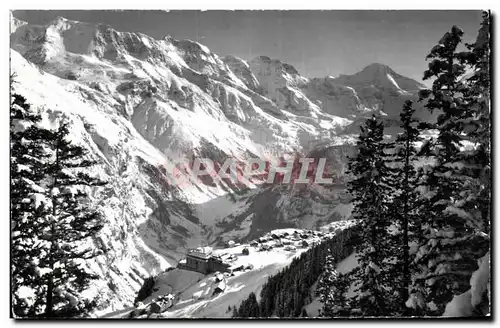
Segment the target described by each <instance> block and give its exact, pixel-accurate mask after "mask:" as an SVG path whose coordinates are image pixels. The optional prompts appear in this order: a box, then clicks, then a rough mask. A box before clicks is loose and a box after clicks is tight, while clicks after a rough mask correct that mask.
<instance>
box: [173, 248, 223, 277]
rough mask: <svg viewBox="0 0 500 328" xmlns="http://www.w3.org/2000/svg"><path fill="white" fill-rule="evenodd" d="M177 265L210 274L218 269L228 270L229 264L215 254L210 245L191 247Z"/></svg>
mask: <svg viewBox="0 0 500 328" xmlns="http://www.w3.org/2000/svg"><path fill="white" fill-rule="evenodd" d="M177 267H178V268H179V269H184V270H191V271H196V272H200V273H203V274H208V273H211V272H216V271H222V272H224V271H227V268H228V267H229V264H227V263H224V262H223V261H222V260H221V259H220V258H218V257H216V256H214V255H213V254H212V249H211V248H210V247H198V248H196V249H189V250H188V252H187V254H186V258H185V259H183V260H181V261H180V262H179V264H178V265H177Z"/></svg>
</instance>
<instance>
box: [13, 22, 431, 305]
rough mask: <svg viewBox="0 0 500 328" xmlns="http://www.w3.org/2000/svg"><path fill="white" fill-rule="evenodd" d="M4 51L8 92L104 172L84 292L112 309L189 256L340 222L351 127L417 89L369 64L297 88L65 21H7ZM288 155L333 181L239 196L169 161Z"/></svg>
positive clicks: (255, 189) (194, 54)
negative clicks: (209, 246)
mask: <svg viewBox="0 0 500 328" xmlns="http://www.w3.org/2000/svg"><path fill="white" fill-rule="evenodd" d="M10 41H11V66H12V71H13V72H15V73H16V74H17V80H18V82H19V83H18V84H17V85H16V89H17V90H16V91H18V92H19V93H21V94H23V95H25V96H26V97H27V98H28V100H29V101H30V102H31V103H33V104H34V105H35V107H37V108H38V109H39V110H40V111H41V112H42V114H43V117H44V121H43V124H45V125H47V126H53V127H55V126H57V124H58V122H59V121H61V120H63V119H64V120H69V121H70V122H71V124H72V132H73V137H74V140H75V141H76V142H78V143H81V144H82V145H84V146H85V147H86V148H88V149H89V150H90V156H92V157H93V158H94V159H97V160H98V161H99V162H100V163H102V164H101V165H99V166H98V167H95V168H94V169H93V170H94V173H95V174H97V175H99V176H100V177H101V178H103V179H105V180H107V181H109V183H108V185H107V186H106V187H105V188H103V190H100V191H97V192H96V194H95V195H94V203H95V204H94V205H95V206H97V207H99V208H101V209H102V210H103V212H104V213H105V214H106V227H105V229H104V230H103V231H102V233H101V234H100V235H99V237H98V238H96V240H94V241H93V242H94V246H95V247H105V246H106V247H108V248H111V250H112V251H111V252H109V253H108V254H107V255H106V256H103V257H100V258H97V259H96V260H95V261H94V262H92V263H90V264H89V269H90V270H93V271H94V272H96V273H98V274H99V275H100V276H101V277H102V279H101V280H99V281H97V282H96V283H95V285H94V286H92V288H91V289H89V291H88V293H89V295H91V294H97V295H99V297H100V299H101V303H102V307H103V309H104V308H106V307H107V308H109V309H110V310H113V309H118V308H121V307H122V306H125V305H128V304H130V303H131V302H132V301H133V298H134V296H135V292H136V291H137V290H138V289H139V287H140V284H141V283H142V279H143V278H144V277H146V276H149V275H151V274H154V273H156V272H159V271H161V270H164V269H165V268H166V267H168V266H170V265H175V264H176V261H177V260H178V259H179V258H180V257H181V256H182V253H183V252H184V251H185V249H186V248H188V247H195V246H199V245H200V244H201V243H217V242H221V241H224V240H227V239H238V240H248V239H250V238H253V237H255V236H258V235H259V234H261V233H263V232H266V231H269V229H273V228H279V227H303V228H314V227H316V226H319V225H322V224H326V223H328V222H331V221H335V220H339V219H343V218H345V217H348V216H349V213H350V205H349V199H348V197H347V195H346V193H345V188H344V172H345V163H346V156H347V154H349V153H350V152H352V147H351V144H352V143H353V142H354V140H355V134H357V133H358V131H357V128H353V127H356V124H358V123H359V122H360V121H361V120H362V119H363V118H364V117H365V116H366V115H369V114H371V113H373V112H381V113H382V114H385V115H386V116H387V117H392V118H397V115H398V110H399V108H400V107H401V106H400V104H402V103H403V101H404V100H405V99H408V98H411V97H415V92H416V91H418V89H419V88H420V87H421V86H420V85H419V84H418V83H417V82H416V81H413V80H411V79H408V78H405V77H403V76H401V75H398V74H397V73H395V72H393V71H392V70H391V69H390V68H388V67H386V66H381V65H378V64H376V65H375V66H374V65H370V66H368V67H367V68H366V69H364V70H363V71H362V72H360V73H358V74H355V75H353V76H341V77H339V78H332V77H325V78H318V79H308V78H305V77H303V76H301V75H300V74H299V72H298V71H297V70H296V69H295V68H294V67H292V66H291V65H288V64H286V63H283V62H281V61H279V60H276V59H271V58H269V57H265V56H260V57H257V58H255V59H253V60H251V61H249V62H246V61H245V60H243V59H240V58H237V57H234V56H226V57H224V58H221V57H219V56H218V55H217V54H215V53H213V52H211V51H210V50H209V49H208V48H207V47H205V46H203V45H201V44H199V43H197V42H194V41H190V40H175V39H173V38H170V37H166V38H164V39H162V40H156V39H154V38H151V37H149V36H147V35H144V34H141V33H128V32H119V31H116V30H114V29H113V28H112V27H110V26H105V25H93V24H87V23H82V22H76V21H70V20H66V19H64V18H58V19H56V20H54V21H52V22H50V23H49V24H47V25H44V26H35V25H31V24H26V23H25V22H21V21H19V20H17V19H15V18H12V20H11V40H10ZM398 106H399V108H398ZM350 127H351V128H350ZM297 152H298V153H301V154H303V155H307V154H310V156H311V157H318V158H319V157H322V156H323V157H326V158H327V161H328V163H331V165H330V166H329V167H328V169H327V174H328V175H332V176H334V178H335V179H334V181H335V183H334V184H333V185H330V186H321V185H314V184H311V185H273V184H265V185H262V184H260V183H258V181H256V182H255V183H254V184H253V185H250V186H249V188H243V187H242V186H241V185H238V184H235V183H231V182H230V181H227V180H224V179H219V178H217V177H206V179H203V180H189V179H188V178H187V177H189V176H190V173H192V172H191V168H190V167H189V165H187V168H186V170H185V172H184V173H183V174H184V176H185V179H183V183H182V184H176V183H173V182H172V181H173V175H172V173H171V170H170V169H171V168H172V165H173V164H174V163H179V162H180V163H192V160H193V159H194V158H196V157H207V158H210V159H212V160H213V161H214V162H216V163H219V164H222V162H223V161H224V160H225V159H226V158H228V157H231V158H235V159H237V160H239V161H241V162H245V161H246V160H247V159H249V158H253V157H260V158H263V159H268V160H269V161H271V162H273V161H277V160H278V158H279V157H280V156H282V155H283V154H293V153H297Z"/></svg>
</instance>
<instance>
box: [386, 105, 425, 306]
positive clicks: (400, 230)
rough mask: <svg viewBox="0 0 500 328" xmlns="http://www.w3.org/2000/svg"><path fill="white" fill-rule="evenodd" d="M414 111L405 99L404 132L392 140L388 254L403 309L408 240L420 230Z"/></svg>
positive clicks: (417, 138)
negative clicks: (392, 228) (391, 223)
mask: <svg viewBox="0 0 500 328" xmlns="http://www.w3.org/2000/svg"><path fill="white" fill-rule="evenodd" d="M414 112H415V110H414V109H413V102H412V101H411V100H408V101H406V102H405V104H404V106H403V110H402V112H401V114H400V118H401V123H400V127H401V128H402V130H403V132H402V133H400V134H398V136H397V137H396V141H395V143H394V158H393V161H394V163H395V164H396V167H395V168H394V169H393V170H392V173H393V175H392V179H393V181H392V182H391V183H392V185H393V187H394V190H395V193H394V198H393V203H392V208H393V213H394V215H395V218H396V221H395V224H396V223H397V229H396V231H397V232H396V233H395V234H394V239H395V243H394V244H393V245H392V248H391V249H392V250H393V251H392V252H391V253H392V254H391V256H393V258H394V260H395V263H396V265H395V266H394V270H395V272H394V276H400V274H401V273H402V275H401V276H400V277H398V278H399V279H395V280H394V283H395V284H398V283H399V281H400V288H399V290H398V292H399V295H400V297H401V298H400V301H399V305H400V306H401V308H402V309H405V306H404V303H405V302H406V301H407V300H408V297H409V288H410V282H411V272H410V266H411V259H410V252H409V249H410V247H409V243H410V241H413V238H414V236H415V234H416V233H417V234H418V233H419V232H418V230H417V231H416V232H415V230H416V229H419V228H418V227H419V222H418V212H417V205H416V204H417V201H418V197H419V193H418V189H417V182H418V181H417V180H418V176H417V171H416V170H415V167H414V166H415V161H416V160H417V153H418V151H417V149H416V146H415V144H416V143H417V142H419V141H421V138H420V130H419V128H418V124H419V121H418V120H416V119H415V118H413V114H414Z"/></svg>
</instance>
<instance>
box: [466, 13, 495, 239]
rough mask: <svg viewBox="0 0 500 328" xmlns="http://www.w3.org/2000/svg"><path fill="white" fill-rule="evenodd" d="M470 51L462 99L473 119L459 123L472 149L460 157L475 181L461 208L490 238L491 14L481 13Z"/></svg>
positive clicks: (469, 46)
mask: <svg viewBox="0 0 500 328" xmlns="http://www.w3.org/2000/svg"><path fill="white" fill-rule="evenodd" d="M467 48H468V49H469V50H470V51H469V52H468V53H467V56H465V62H466V63H467V64H468V65H470V67H471V70H472V71H473V73H472V74H471V76H469V77H468V78H467V81H466V84H467V87H468V88H467V90H468V93H466V94H465V98H466V99H467V100H468V106H469V108H470V109H471V110H472V111H473V116H472V117H471V118H470V119H468V120H462V122H463V124H464V130H465V131H466V132H467V137H468V140H469V141H470V142H471V143H472V144H473V145H474V147H473V148H472V149H471V150H469V151H467V152H465V153H464V154H463V156H464V161H466V162H467V168H468V172H469V174H470V175H472V176H474V177H476V178H477V179H474V180H473V182H474V184H473V185H471V188H470V192H469V193H468V194H467V195H464V196H463V198H464V201H465V202H466V204H464V207H465V208H467V209H468V210H469V211H471V212H473V213H475V216H476V217H477V218H478V221H480V222H481V223H482V229H481V230H482V231H484V232H485V233H487V234H489V224H490V208H491V180H492V176H491V162H490V156H491V144H490V143H491V141H490V140H491V115H490V108H491V104H490V103H491V99H490V98H491V92H490V88H491V82H490V80H491V73H490V65H491V56H490V14H489V12H487V11H484V12H483V21H482V23H481V28H480V29H479V32H478V35H477V38H476V41H475V42H474V43H472V44H467Z"/></svg>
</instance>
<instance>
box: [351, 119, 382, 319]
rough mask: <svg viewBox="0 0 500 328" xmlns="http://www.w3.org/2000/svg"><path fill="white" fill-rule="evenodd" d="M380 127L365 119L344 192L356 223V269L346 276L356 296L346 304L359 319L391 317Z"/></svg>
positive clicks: (373, 120) (377, 122)
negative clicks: (347, 192)
mask: <svg viewBox="0 0 500 328" xmlns="http://www.w3.org/2000/svg"><path fill="white" fill-rule="evenodd" d="M383 137H384V126H383V123H382V122H380V121H379V120H377V118H376V117H375V116H373V117H372V118H370V119H368V120H367V121H366V124H365V126H364V127H361V133H360V135H359V140H358V142H357V150H358V154H357V156H356V157H355V158H352V159H351V161H350V162H349V166H348V168H349V173H350V174H351V175H352V176H353V179H352V180H351V181H350V182H349V184H348V190H349V192H350V193H351V195H352V197H353V204H354V209H353V218H354V219H357V220H359V224H358V225H357V226H356V227H357V229H356V234H357V238H358V240H359V242H358V243H357V244H356V245H355V246H354V248H355V251H356V253H357V254H358V263H359V266H358V268H357V269H355V270H353V272H352V273H351V274H350V276H351V278H352V279H353V280H354V281H356V286H357V287H356V294H357V295H359V296H355V297H354V298H353V299H351V300H350V301H349V303H350V305H351V307H353V308H359V310H360V311H361V312H360V314H361V315H363V316H378V315H390V314H391V311H392V310H391V308H392V305H391V304H390V303H391V297H390V296H389V295H388V291H387V289H386V288H385V287H384V286H386V285H388V284H390V281H388V278H389V276H388V275H387V274H388V272H389V268H390V266H391V265H390V263H388V262H387V261H386V258H388V256H389V254H388V251H389V248H388V245H389V243H390V241H389V239H388V231H387V228H388V227H389V225H390V220H389V216H388V214H389V203H390V201H391V199H390V197H391V196H390V195H391V193H392V188H391V187H390V185H389V177H390V174H391V173H390V169H389V168H388V167H387V165H386V162H387V154H386V149H387V148H388V147H389V146H390V145H389V144H388V143H386V142H384V140H383Z"/></svg>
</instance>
